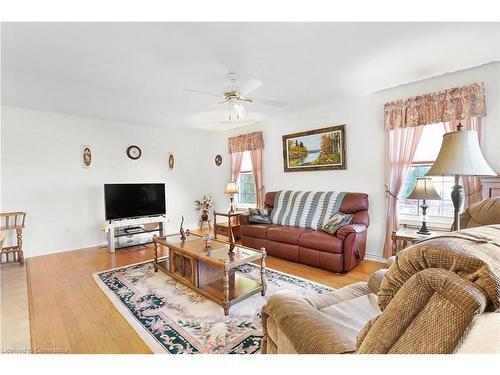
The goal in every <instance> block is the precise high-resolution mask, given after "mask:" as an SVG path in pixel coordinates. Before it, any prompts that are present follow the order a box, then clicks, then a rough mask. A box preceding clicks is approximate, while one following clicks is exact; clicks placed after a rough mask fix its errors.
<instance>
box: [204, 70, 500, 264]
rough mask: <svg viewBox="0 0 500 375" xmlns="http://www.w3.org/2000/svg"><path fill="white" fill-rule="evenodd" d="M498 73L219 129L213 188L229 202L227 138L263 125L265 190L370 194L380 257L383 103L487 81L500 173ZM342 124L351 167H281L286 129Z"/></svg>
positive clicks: (490, 144) (371, 248) (435, 81)
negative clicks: (218, 162)
mask: <svg viewBox="0 0 500 375" xmlns="http://www.w3.org/2000/svg"><path fill="white" fill-rule="evenodd" d="M499 77H500V64H499V63H492V64H487V65H484V66H481V67H478V68H474V69H467V70H464V71H460V72H456V73H452V74H447V75H444V76H440V77H435V78H432V79H428V80H425V81H420V82H415V83H412V84H407V85H404V86H400V87H396V88H394V89H390V90H385V91H383V92H379V93H375V94H371V95H368V96H365V97H362V98H354V99H349V100H346V101H342V102H335V103H330V104H327V105H322V106H318V107H314V108H309V109H307V110H303V111H300V112H295V113H287V114H285V115H282V116H280V117H275V118H272V119H269V120H268V121H266V122H265V123H262V124H259V125H256V126H252V127H246V128H240V129H237V130H234V131H232V132H230V134H229V135H228V134H227V133H224V134H218V135H216V136H214V137H212V141H211V144H212V147H211V148H210V150H211V153H212V154H213V155H215V154H217V153H221V154H222V155H223V156H224V162H225V164H224V165H225V167H224V168H217V167H215V166H214V165H213V163H212V165H211V166H210V165H208V166H207V167H206V168H207V169H208V170H209V171H210V172H211V175H212V176H213V177H214V178H213V184H214V185H213V187H212V193H213V194H214V196H215V199H216V202H217V203H218V205H219V208H223V207H227V205H228V203H227V197H224V195H223V194H222V192H223V189H224V183H225V182H226V181H227V180H228V179H229V156H228V155H227V137H228V136H232V135H236V134H243V133H247V132H250V131H255V130H262V131H263V133H264V143H265V149H264V168H263V174H264V185H265V189H266V191H274V190H281V189H297V190H299V189H300V190H326V189H328V190H343V191H351V192H365V193H368V194H369V199H370V210H369V213H370V220H371V224H370V228H369V230H368V243H367V256H369V257H373V258H380V257H381V256H382V247H383V242H384V230H385V189H384V169H385V159H384V153H385V134H384V125H383V117H384V112H383V107H384V103H386V102H388V101H391V100H396V99H400V98H406V97H410V96H414V95H419V94H425V93H427V92H431V91H437V90H442V89H446V88H450V87H455V86H460V85H465V84H469V83H472V82H475V81H484V82H485V85H486V98H487V99H486V102H487V103H486V104H487V111H488V116H487V117H486V118H485V119H484V135H485V150H484V153H485V157H486V159H487V160H488V162H489V163H490V165H491V167H492V168H493V169H494V170H495V171H497V172H500V147H499V146H500V115H499V108H500V106H499V100H500V99H499V81H500V79H499ZM338 124H346V132H347V135H346V136H347V170H342V171H315V172H293V173H292V172H288V173H285V172H284V171H283V159H282V138H281V136H282V135H283V134H287V133H293V132H297V131H303V130H309V129H315V128H321V127H326V126H330V125H338ZM211 157H212V155H210V156H209V157H207V158H205V159H207V160H208V159H210V158H211ZM221 203H222V204H221Z"/></svg>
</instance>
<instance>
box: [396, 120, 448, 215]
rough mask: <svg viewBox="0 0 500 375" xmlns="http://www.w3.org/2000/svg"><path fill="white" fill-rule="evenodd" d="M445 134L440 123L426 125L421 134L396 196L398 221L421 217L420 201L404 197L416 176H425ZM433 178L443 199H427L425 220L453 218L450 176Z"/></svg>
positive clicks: (413, 184)
mask: <svg viewBox="0 0 500 375" xmlns="http://www.w3.org/2000/svg"><path fill="white" fill-rule="evenodd" d="M443 134H444V126H443V124H442V123H438V124H432V125H425V126H424V129H423V131H422V136H421V137H420V142H419V144H418V147H417V150H416V151H415V156H414V158H413V162H412V165H411V167H410V170H409V172H408V176H407V177H406V181H405V184H404V186H403V191H402V193H401V199H400V200H399V215H400V219H401V221H403V222H404V221H408V222H415V221H419V220H420V215H421V214H422V212H421V211H422V210H421V208H420V205H421V204H422V202H421V201H420V200H418V201H416V200H415V199H405V198H406V197H407V196H408V195H409V194H410V193H411V191H412V190H413V187H414V186H415V182H416V179H417V177H424V176H425V174H426V173H427V171H428V170H429V169H430V167H431V165H432V163H433V162H434V160H436V157H437V155H438V153H439V149H440V147H441V141H442V138H443ZM432 181H433V182H434V187H435V188H436V191H437V192H438V194H439V195H440V196H441V198H442V200H440V201H437V200H428V201H426V203H427V205H428V206H429V208H428V209H427V216H428V217H427V221H428V222H431V223H440V222H441V223H446V224H449V223H450V222H451V221H452V219H453V203H452V202H451V196H450V194H451V188H452V186H453V185H454V179H453V176H444V177H441V176H433V177H432Z"/></svg>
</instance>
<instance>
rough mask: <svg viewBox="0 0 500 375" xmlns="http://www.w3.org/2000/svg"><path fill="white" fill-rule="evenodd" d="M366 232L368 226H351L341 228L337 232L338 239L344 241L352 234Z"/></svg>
mask: <svg viewBox="0 0 500 375" xmlns="http://www.w3.org/2000/svg"><path fill="white" fill-rule="evenodd" d="M365 230H366V225H364V224H350V225H344V226H343V227H340V228H339V230H338V231H337V238H338V239H341V240H343V239H344V238H346V237H347V236H348V235H349V234H350V233H356V234H358V233H363V232H364V231H365Z"/></svg>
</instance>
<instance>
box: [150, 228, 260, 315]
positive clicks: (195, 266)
mask: <svg viewBox="0 0 500 375" xmlns="http://www.w3.org/2000/svg"><path fill="white" fill-rule="evenodd" d="M153 240H154V244H155V259H154V267H155V272H157V271H158V270H159V269H160V270H162V271H163V272H165V273H167V274H168V275H169V276H170V277H172V278H174V279H175V280H177V281H179V282H181V283H182V284H184V285H186V286H188V287H190V288H191V289H193V290H195V291H197V292H198V293H200V294H202V295H204V296H205V297H207V298H210V299H211V300H212V301H214V302H215V303H217V304H219V305H221V306H222V307H223V308H224V314H225V315H228V314H229V308H230V307H231V306H232V305H234V304H235V303H237V302H239V301H242V300H244V299H245V298H248V297H250V296H252V295H254V294H256V293H258V292H260V293H261V294H262V295H265V293H266V274H265V272H266V263H265V258H266V251H265V249H262V251H256V250H254V249H250V248H248V247H244V246H231V245H230V244H229V243H227V242H223V241H218V240H212V241H211V243H210V247H208V248H207V247H206V245H205V242H204V241H203V239H202V237H201V236H199V235H197V234H193V233H187V234H186V239H185V240H182V239H181V236H180V235H178V234H174V235H168V236H164V237H153ZM161 247H166V248H167V249H168V255H167V256H164V257H161V258H159V257H158V252H159V249H160V248H161ZM231 248H232V250H231ZM258 259H260V281H256V280H253V279H250V278H248V277H246V276H244V275H242V274H240V273H237V272H235V271H236V268H237V267H238V266H241V265H243V264H245V263H249V262H252V261H255V260H258Z"/></svg>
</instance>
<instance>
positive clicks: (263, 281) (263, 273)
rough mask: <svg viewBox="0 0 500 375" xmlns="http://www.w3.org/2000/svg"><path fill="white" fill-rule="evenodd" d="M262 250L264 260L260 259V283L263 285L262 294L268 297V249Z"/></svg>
mask: <svg viewBox="0 0 500 375" xmlns="http://www.w3.org/2000/svg"><path fill="white" fill-rule="evenodd" d="M261 250H262V258H260V282H261V284H262V291H261V292H260V294H261V295H262V296H265V295H266V290H267V281H266V255H267V253H266V249H265V248H261Z"/></svg>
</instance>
